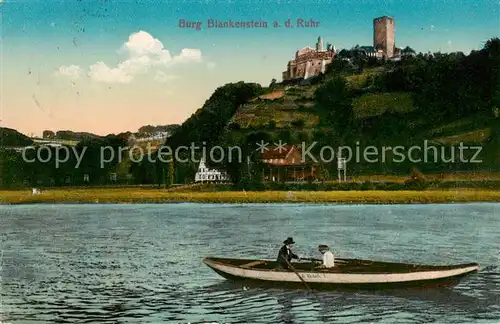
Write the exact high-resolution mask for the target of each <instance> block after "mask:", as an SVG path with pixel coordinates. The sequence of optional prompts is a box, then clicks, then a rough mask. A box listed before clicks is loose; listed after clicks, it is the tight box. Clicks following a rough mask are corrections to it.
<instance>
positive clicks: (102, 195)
mask: <svg viewBox="0 0 500 324" xmlns="http://www.w3.org/2000/svg"><path fill="white" fill-rule="evenodd" d="M178 202H200V203H341V204H360V203H366V204H408V203H457V202H500V191H494V190H466V189H460V190H427V191H294V192H291V191H288V192H287V191H261V192H256V191H251V192H245V191H226V192H172V191H166V190H162V189H134V188H128V189H69V190H68V189H66V190H63V189H54V190H47V191H42V192H41V193H40V194H39V195H32V193H31V191H28V190H12V191H0V204H35V203H56V204H57V203H68V204H71V203H89V204H93V203H178Z"/></svg>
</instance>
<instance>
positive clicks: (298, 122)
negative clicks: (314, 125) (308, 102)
mask: <svg viewBox="0 0 500 324" xmlns="http://www.w3.org/2000/svg"><path fill="white" fill-rule="evenodd" d="M291 124H292V126H293V127H298V128H302V127H304V125H305V122H304V120H303V119H297V120H294V121H293V122H292V123H291Z"/></svg>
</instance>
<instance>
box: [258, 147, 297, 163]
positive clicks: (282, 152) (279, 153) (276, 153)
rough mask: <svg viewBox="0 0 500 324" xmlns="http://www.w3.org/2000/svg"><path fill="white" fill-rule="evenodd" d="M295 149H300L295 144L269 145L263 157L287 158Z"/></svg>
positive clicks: (268, 158) (265, 158) (267, 158)
mask: <svg viewBox="0 0 500 324" xmlns="http://www.w3.org/2000/svg"><path fill="white" fill-rule="evenodd" d="M293 151H297V152H298V149H297V148H296V147H295V146H294V145H284V146H282V147H281V148H280V147H279V146H276V147H267V150H266V151H265V152H263V153H262V154H261V159H263V160H271V159H286V158H287V156H288V155H289V154H290V153H292V152H293Z"/></svg>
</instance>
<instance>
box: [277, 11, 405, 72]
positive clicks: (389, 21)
mask: <svg viewBox="0 0 500 324" xmlns="http://www.w3.org/2000/svg"><path fill="white" fill-rule="evenodd" d="M395 29H396V28H395V21H394V18H392V17H389V16H382V17H378V18H375V19H374V20H373V46H357V47H355V48H354V49H355V50H357V51H361V52H363V53H364V54H365V55H366V56H368V57H375V58H378V59H397V56H398V55H400V49H398V48H396V41H395V39H396V37H395ZM336 55H337V52H336V50H335V48H334V47H333V46H332V45H328V46H327V48H326V50H325V49H323V41H322V39H321V37H318V42H317V43H316V48H315V49H314V48H312V47H304V48H302V49H301V50H298V51H297V52H296V53H295V59H293V60H291V61H289V62H288V65H287V69H286V71H284V72H283V73H282V80H283V81H289V80H294V79H308V78H310V77H313V76H316V75H319V74H321V73H324V72H325V68H326V65H328V64H330V63H331V62H332V61H333V59H334V58H335V56H336Z"/></svg>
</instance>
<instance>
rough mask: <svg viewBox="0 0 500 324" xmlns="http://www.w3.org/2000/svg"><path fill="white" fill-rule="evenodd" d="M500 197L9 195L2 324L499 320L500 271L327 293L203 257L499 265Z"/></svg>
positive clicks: (0, 228) (1, 219)
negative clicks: (233, 275)
mask: <svg viewBox="0 0 500 324" xmlns="http://www.w3.org/2000/svg"><path fill="white" fill-rule="evenodd" d="M499 233H500V204H489V203H485V204H448V205H438V204H436V205H376V206H373V205H321V206H319V205H293V204H288V205H287V204H282V205H259V204H250V205H229V204H227V205H204V204H164V205H134V204H129V205H99V204H95V205H24V206H0V244H1V246H0V247H1V252H0V258H1V263H0V265H1V270H0V322H1V323H75V322H86V323H89V322H95V323H125V322H127V323H215V322H217V323H361V322H365V323H430V322H433V323H499V322H500V306H499V305H500V297H499V296H500V270H498V268H497V269H494V270H490V271H486V272H484V271H480V272H479V273H477V274H473V275H470V276H468V277H466V278H465V279H463V280H462V281H461V283H460V284H459V285H458V286H456V287H454V288H453V289H439V290H429V291H426V292H405V291H393V292H325V293H312V294H311V293H307V291H300V290H299V291H287V290H280V289H257V288H248V287H242V286H239V285H236V284H230V283H228V282H227V281H226V280H224V279H223V278H222V277H220V276H219V275H218V274H216V273H215V272H214V271H212V270H211V269H210V268H208V267H207V266H205V265H204V264H203V263H202V259H203V258H204V257H205V256H208V255H213V256H226V257H241V258H272V259H274V258H276V255H277V252H278V249H279V248H280V247H281V243H282V241H283V240H284V239H285V238H286V237H288V236H293V238H294V240H295V242H296V245H295V247H294V252H295V253H297V254H299V255H300V256H303V257H319V255H318V252H317V245H318V244H328V245H329V246H330V247H331V249H332V250H333V251H334V253H335V255H336V256H338V257H343V258H362V259H374V260H382V261H395V262H412V263H423V264H455V263H466V262H478V263H479V264H480V266H482V267H485V266H488V267H490V268H494V266H498V265H499V247H500V234H499Z"/></svg>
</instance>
